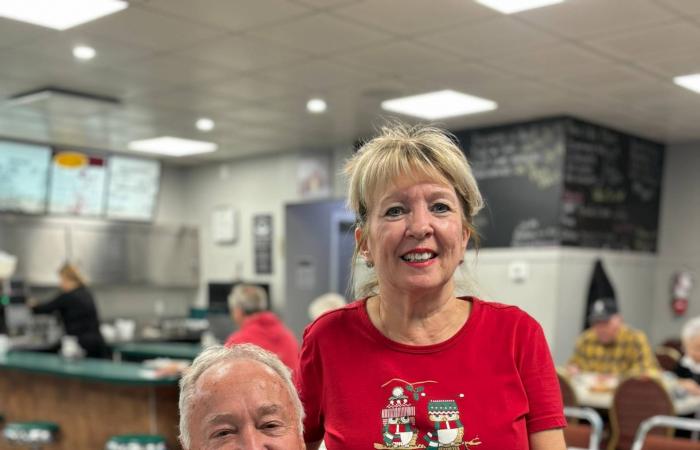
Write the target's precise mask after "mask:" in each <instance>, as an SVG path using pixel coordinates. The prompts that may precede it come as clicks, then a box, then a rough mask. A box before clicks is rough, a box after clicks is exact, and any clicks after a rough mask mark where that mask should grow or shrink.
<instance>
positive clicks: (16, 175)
mask: <svg viewBox="0 0 700 450" xmlns="http://www.w3.org/2000/svg"><path fill="white" fill-rule="evenodd" d="M50 161H51V150H50V149H49V148H48V147H46V146H42V145H33V144H24V143H19V142H9V141H0V210H4V211H18V212H26V213H43V212H44V211H45V205H46V185H47V176H48V173H49V163H50Z"/></svg>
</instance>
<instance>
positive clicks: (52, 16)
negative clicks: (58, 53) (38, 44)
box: [0, 0, 129, 30]
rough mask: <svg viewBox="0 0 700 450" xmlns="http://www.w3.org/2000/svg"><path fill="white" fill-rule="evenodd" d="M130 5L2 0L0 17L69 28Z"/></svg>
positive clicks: (118, 0)
mask: <svg viewBox="0 0 700 450" xmlns="http://www.w3.org/2000/svg"><path fill="white" fill-rule="evenodd" d="M127 6H129V5H128V3H127V2H125V1H122V0H1V1H0V17H6V18H8V19H12V20H19V21H21V22H28V23H31V24H34V25H39V26H42V27H47V28H53V29H55V30H67V29H68V28H72V27H75V26H77V25H80V24H83V23H86V22H90V21H92V20H95V19H99V18H100V17H103V16H106V15H109V14H113V13H115V12H117V11H121V10H122V9H125V8H126V7H127Z"/></svg>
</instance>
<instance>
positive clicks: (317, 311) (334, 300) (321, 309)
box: [309, 292, 347, 321]
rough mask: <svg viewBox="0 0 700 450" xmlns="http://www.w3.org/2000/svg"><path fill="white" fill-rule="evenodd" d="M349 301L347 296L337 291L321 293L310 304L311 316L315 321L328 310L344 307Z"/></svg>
mask: <svg viewBox="0 0 700 450" xmlns="http://www.w3.org/2000/svg"><path fill="white" fill-rule="evenodd" d="M346 303H347V302H346V301H345V297H343V296H342V295H340V294H338V293H335V292H326V293H325V294H322V295H319V296H318V297H316V298H315V299H314V300H313V301H312V302H311V303H310V304H309V318H310V319H311V320H312V321H313V320H316V319H318V318H319V317H321V316H322V315H323V314H324V313H327V312H328V311H333V310H334V309H338V308H342V307H343V306H345V304H346Z"/></svg>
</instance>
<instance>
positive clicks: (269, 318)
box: [224, 311, 299, 372]
mask: <svg viewBox="0 0 700 450" xmlns="http://www.w3.org/2000/svg"><path fill="white" fill-rule="evenodd" d="M235 344H255V345H257V346H259V347H262V348H264V349H265V350H268V351H270V352H272V353H274V354H276V355H277V356H278V357H279V359H281V360H282V362H283V363H285V364H286V365H287V367H289V368H290V369H292V371H293V372H296V370H297V367H298V364H299V343H298V342H297V338H296V337H295V336H294V334H293V333H292V332H291V331H290V330H289V328H287V327H286V326H285V325H284V323H282V321H281V320H280V319H279V318H278V317H277V316H276V315H275V314H274V313H271V312H269V311H265V312H261V313H256V314H253V315H251V316H249V317H246V319H245V321H243V325H241V329H240V330H238V331H235V332H233V333H231V335H230V336H229V337H228V339H227V340H226V344H224V345H225V346H226V347H231V346H232V345H235Z"/></svg>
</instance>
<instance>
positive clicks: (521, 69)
mask: <svg viewBox="0 0 700 450" xmlns="http://www.w3.org/2000/svg"><path fill="white" fill-rule="evenodd" d="M611 63H612V61H610V60H607V59H605V58H603V57H601V56H598V55H596V54H594V53H593V52H590V51H587V50H585V49H583V48H580V47H577V46H574V45H571V44H556V45H552V46H548V47H545V48H544V49H538V50H535V51H530V52H523V53H520V54H513V55H504V56H497V57H493V58H490V59H489V65H490V66H493V67H497V68H501V69H503V70H505V71H507V72H511V73H515V74H521V75H527V76H531V77H536V78H539V79H543V80H556V79H561V78H566V77H570V76H573V75H580V74H583V73H593V72H598V71H600V70H602V69H605V68H606V67H608V66H609V65H610V64H611Z"/></svg>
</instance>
